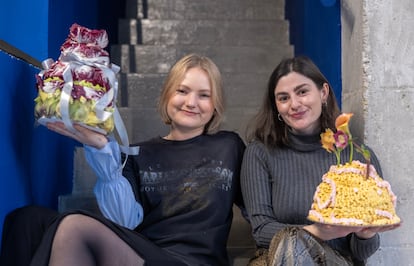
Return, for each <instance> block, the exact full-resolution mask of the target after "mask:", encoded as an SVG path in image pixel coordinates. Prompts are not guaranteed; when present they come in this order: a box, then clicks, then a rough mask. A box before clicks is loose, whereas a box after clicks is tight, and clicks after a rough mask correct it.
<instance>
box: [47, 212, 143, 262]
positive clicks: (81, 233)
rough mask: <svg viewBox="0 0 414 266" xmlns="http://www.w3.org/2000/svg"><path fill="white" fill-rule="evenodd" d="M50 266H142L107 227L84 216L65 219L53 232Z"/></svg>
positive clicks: (131, 251)
mask: <svg viewBox="0 0 414 266" xmlns="http://www.w3.org/2000/svg"><path fill="white" fill-rule="evenodd" d="M49 265H50V266H55V265H59V266H65V265H70V266H72V265H100V266H106V265H108V266H114V265H122V266H128V265H131V266H132V265H134V266H135V265H144V261H143V259H142V258H141V257H139V256H138V255H137V253H136V252H135V251H134V250H133V249H132V248H131V247H130V246H129V245H128V244H126V243H125V242H124V241H123V240H122V239H121V238H119V236H117V235H116V234H115V233H114V232H113V231H111V230H110V229H109V228H108V227H106V226H105V225H103V224H102V223H100V222H99V221H97V220H95V219H94V218H91V217H89V216H86V215H81V214H71V215H68V216H66V217H65V218H64V219H63V220H62V221H61V222H60V224H59V227H58V229H57V231H56V234H55V237H54V240H53V244H52V251H51V254H50V261H49Z"/></svg>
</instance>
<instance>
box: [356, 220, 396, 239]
mask: <svg viewBox="0 0 414 266" xmlns="http://www.w3.org/2000/svg"><path fill="white" fill-rule="evenodd" d="M400 226H401V223H399V224H395V225H384V226H373V227H363V228H361V230H359V231H357V232H354V233H355V234H356V235H357V237H359V238H363V239H368V238H371V237H374V236H375V235H376V234H377V233H381V232H386V231H390V230H394V229H396V228H398V227H400Z"/></svg>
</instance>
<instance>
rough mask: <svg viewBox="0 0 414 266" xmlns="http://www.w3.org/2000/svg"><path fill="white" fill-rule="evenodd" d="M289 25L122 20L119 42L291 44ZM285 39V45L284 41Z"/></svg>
mask: <svg viewBox="0 0 414 266" xmlns="http://www.w3.org/2000/svg"><path fill="white" fill-rule="evenodd" d="M288 30H289V25H288V22H287V21H286V20H284V19H279V20H277V19H269V20H238V21H234V20H223V21H220V20H202V19H197V20H195V19H194V20H165V19H163V20H154V19H151V20H150V19H142V20H137V19H121V20H119V43H122V44H144V45H176V44H184V45H218V46H262V45H264V46H270V45H273V44H275V43H278V42H279V43H280V44H281V45H287V44H288V38H287V37H288V36H289V35H288V34H289V33H288ZM282 40H285V43H283V42H282Z"/></svg>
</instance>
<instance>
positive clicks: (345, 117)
mask: <svg viewBox="0 0 414 266" xmlns="http://www.w3.org/2000/svg"><path fill="white" fill-rule="evenodd" d="M353 115H354V114H353V113H342V114H340V115H339V116H338V117H337V118H336V120H335V127H336V129H337V130H340V131H342V132H345V133H346V134H348V135H349V136H350V135H351V132H350V131H349V120H350V119H351V117H352V116H353Z"/></svg>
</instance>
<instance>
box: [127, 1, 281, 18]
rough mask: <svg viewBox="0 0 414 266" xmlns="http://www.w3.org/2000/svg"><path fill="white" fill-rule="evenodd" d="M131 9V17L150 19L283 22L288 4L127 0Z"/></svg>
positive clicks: (128, 14) (277, 2)
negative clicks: (278, 19) (144, 5)
mask: <svg viewBox="0 0 414 266" xmlns="http://www.w3.org/2000/svg"><path fill="white" fill-rule="evenodd" d="M144 2H145V3H146V7H143V3H144ZM127 6H128V8H127V10H126V17H127V18H149V19H214V20H247V19H274V18H280V19H282V18H283V17H284V13H285V2H284V1H274V0H254V1H252V0H149V1H143V0H138V1H137V0H127ZM235 7H237V8H235Z"/></svg>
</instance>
